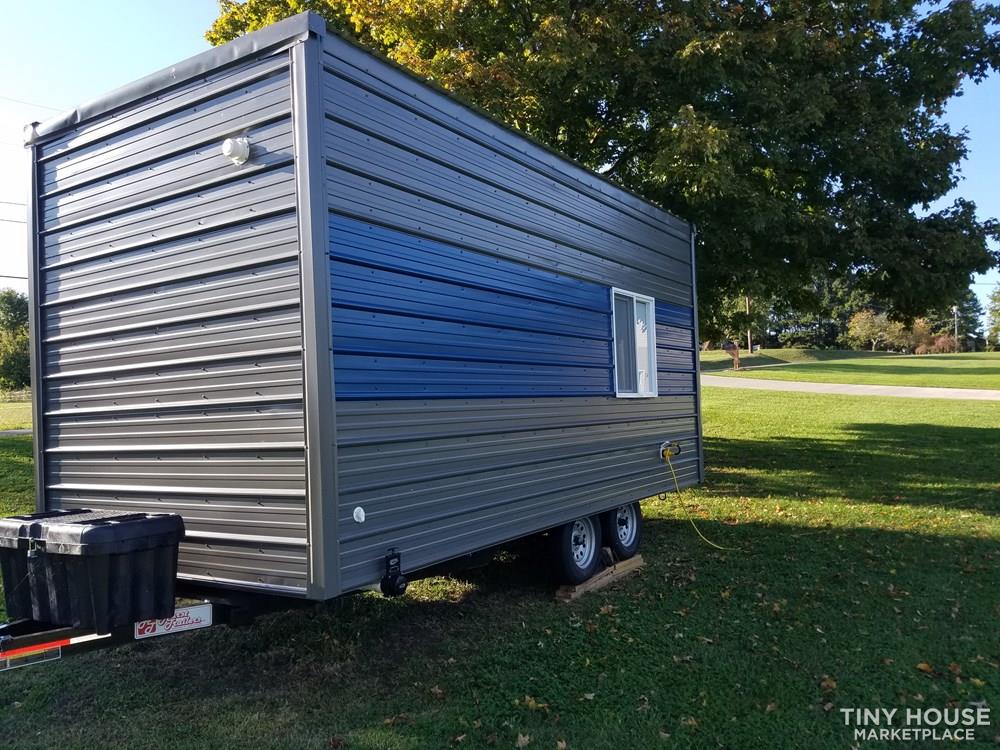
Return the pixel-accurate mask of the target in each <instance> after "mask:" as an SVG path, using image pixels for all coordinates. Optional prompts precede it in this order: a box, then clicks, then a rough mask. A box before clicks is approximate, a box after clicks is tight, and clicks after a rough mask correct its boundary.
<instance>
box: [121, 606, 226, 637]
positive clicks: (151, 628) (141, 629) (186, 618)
mask: <svg viewBox="0 0 1000 750" xmlns="http://www.w3.org/2000/svg"><path fill="white" fill-rule="evenodd" d="M211 625H212V605H211V604H198V605H196V606H194V607H182V608H181V609H178V610H177V611H176V612H175V613H174V616H173V617H167V618H166V619H163V620H142V621H141V622H137V623H136V624H135V638H136V640H142V639H143V638H155V637H156V636H158V635H169V634H170V633H182V632H184V631H185V630H199V629H201V628H207V627H211Z"/></svg>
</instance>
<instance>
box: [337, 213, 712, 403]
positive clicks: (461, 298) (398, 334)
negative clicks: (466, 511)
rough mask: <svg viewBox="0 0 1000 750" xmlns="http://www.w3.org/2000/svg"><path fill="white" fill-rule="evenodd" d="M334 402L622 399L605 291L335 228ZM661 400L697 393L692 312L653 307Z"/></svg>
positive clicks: (418, 242)
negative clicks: (612, 396)
mask: <svg viewBox="0 0 1000 750" xmlns="http://www.w3.org/2000/svg"><path fill="white" fill-rule="evenodd" d="M330 236H331V250H330V284H331V289H332V291H333V295H332V296H333V303H334V305H333V328H334V335H333V351H334V360H335V361H334V365H335V367H334V373H335V377H336V392H337V398H338V399H341V400H355V399H375V398H378V399H401V398H456V397H476V398H489V397H518V396H520V397H530V396H547V397H552V396H592V395H609V394H611V393H613V392H614V385H613V379H612V375H613V366H612V354H611V321H610V305H611V300H610V293H609V290H608V288H607V287H604V286H601V285H599V284H594V283H591V282H586V281H581V280H579V279H574V278H569V277H566V276H562V275H560V274H556V273H551V272H548V271H544V270H542V269H538V268H534V267H532V266H528V265H526V264H522V263H518V262H515V261H510V260H505V259H501V258H494V257H491V256H488V255H485V254H482V253H477V252H473V251H470V250H466V249H464V248H460V247H455V246H453V245H449V244H447V243H443V242H437V241H433V240H429V239H426V238H423V237H417V236H413V235H409V234H406V233H404V232H399V231H395V230H390V229H387V228H385V227H381V226H378V225H375V224H371V223H367V222H361V221H356V220H354V219H349V218H346V217H343V216H339V215H336V214H334V215H331V217H330ZM656 318H657V327H656V328H657V330H656V339H657V352H656V354H657V383H658V388H659V392H660V394H662V395H675V394H681V393H691V392H693V390H694V380H693V372H694V365H695V363H694V354H693V351H692V349H691V347H692V342H693V331H692V329H691V325H692V322H693V313H692V310H691V308H688V307H684V306H681V305H675V304H672V303H669V302H663V301H659V302H657V303H656Z"/></svg>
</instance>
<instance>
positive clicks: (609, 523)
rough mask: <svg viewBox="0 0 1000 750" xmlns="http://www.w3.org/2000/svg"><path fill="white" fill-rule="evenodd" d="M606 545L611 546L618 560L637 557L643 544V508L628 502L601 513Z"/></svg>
mask: <svg viewBox="0 0 1000 750" xmlns="http://www.w3.org/2000/svg"><path fill="white" fill-rule="evenodd" d="M601 526H602V529H601V530H602V531H603V532H604V546H605V547H610V548H611V552H612V553H613V554H614V556H615V559H616V560H628V559H629V558H630V557H635V553H636V552H638V551H639V545H640V544H642V508H640V507H639V503H628V504H627V505H621V506H619V507H617V508H613V509H612V510H609V511H608V512H607V513H603V514H601Z"/></svg>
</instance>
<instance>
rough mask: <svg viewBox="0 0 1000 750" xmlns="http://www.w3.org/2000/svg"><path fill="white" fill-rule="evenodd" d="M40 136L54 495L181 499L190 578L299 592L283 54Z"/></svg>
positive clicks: (299, 406) (296, 283)
mask: <svg viewBox="0 0 1000 750" xmlns="http://www.w3.org/2000/svg"><path fill="white" fill-rule="evenodd" d="M233 135H246V136H248V137H249V138H250V140H251V143H252V154H253V158H252V159H251V161H250V162H248V163H247V164H246V165H244V166H243V167H240V168H237V167H235V166H234V165H233V164H232V163H231V162H229V161H228V160H227V159H225V158H224V157H223V156H222V155H221V153H220V150H219V147H220V144H221V143H222V141H223V140H224V139H225V138H226V137H228V136H233ZM39 140H40V142H39V143H38V144H37V145H36V146H35V149H34V150H35V152H36V163H35V166H34V170H35V177H36V181H37V194H36V206H37V212H38V226H37V229H38V231H39V235H38V237H37V240H36V241H37V247H36V253H37V257H36V259H35V268H34V269H33V270H34V274H33V275H34V284H35V288H36V294H35V300H34V304H35V305H37V312H36V320H35V328H34V334H35V336H36V338H37V341H38V347H39V353H38V357H37V359H38V369H39V373H38V374H39V376H40V377H39V379H38V380H37V381H36V390H37V392H38V399H39V407H40V410H41V412H42V414H41V419H40V420H39V421H40V424H39V432H40V434H39V450H40V451H41V454H42V457H43V459H44V460H43V461H41V462H40V464H41V465H43V466H44V471H43V476H42V477H41V480H42V482H43V486H42V487H41V488H40V493H41V494H42V496H43V497H44V502H45V505H46V507H48V508H64V507H95V508H111V509H130V510H132V509H134V510H143V511H153V512H177V513H181V514H182V515H183V516H184V519H185V523H186V526H187V529H188V536H187V538H186V540H185V541H184V543H183V544H182V545H181V558H180V572H181V575H182V577H189V578H193V579H196V580H208V581H218V582H229V583H234V584H235V585H248V586H267V587H274V588H275V589H277V590H281V591H283V592H286V593H296V592H304V590H305V588H306V585H307V514H306V501H305V497H306V482H305V475H306V471H305V462H304V454H303V450H304V442H305V439H304V427H303V366H302V318H301V312H300V286H301V284H300V258H299V253H300V239H299V226H298V222H297V219H296V201H297V196H296V182H295V169H294V161H293V155H294V147H295V143H294V140H295V139H294V135H293V122H292V94H291V83H290V72H289V53H288V52H287V51H284V52H280V53H277V54H274V55H272V56H269V57H265V58H263V59H259V60H254V61H249V62H247V61H244V62H242V63H239V64H237V65H233V66H230V67H227V68H223V69H221V70H218V71H215V72H213V73H210V74H208V75H206V76H204V77H201V78H197V79H195V80H193V81H191V82H189V83H187V84H184V85H182V86H178V87H174V88H172V89H170V90H167V91H164V92H161V93H159V94H158V95H156V96H151V97H147V98H145V99H142V100H139V101H137V102H135V103H132V104H130V105H127V106H125V107H124V108H121V109H118V110H116V111H114V112H112V113H110V114H107V115H103V116H101V117H98V118H96V119H89V120H87V121H85V122H83V123H82V124H79V125H76V126H74V127H71V128H69V129H65V130H63V131H57V132H55V133H52V134H50V135H48V136H45V137H44V138H41V139H39Z"/></svg>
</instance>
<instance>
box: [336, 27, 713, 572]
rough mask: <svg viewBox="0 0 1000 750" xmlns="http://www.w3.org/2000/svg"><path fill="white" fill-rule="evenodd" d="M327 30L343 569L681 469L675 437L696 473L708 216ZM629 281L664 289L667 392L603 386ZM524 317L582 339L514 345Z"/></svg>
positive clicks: (566, 513)
mask: <svg viewBox="0 0 1000 750" xmlns="http://www.w3.org/2000/svg"><path fill="white" fill-rule="evenodd" d="M324 51H325V55H324V65H325V74H324V81H323V84H324V89H325V108H326V115H327V122H326V138H325V141H324V153H325V155H326V160H327V184H328V202H329V203H328V208H329V210H330V212H331V226H330V230H331V243H332V248H331V273H332V289H333V292H332V299H333V305H334V312H333V320H334V326H333V327H334V331H333V342H334V351H335V370H334V375H335V382H336V394H337V405H336V412H337V414H336V422H337V425H336V426H337V451H338V459H337V482H338V492H339V510H338V526H339V538H340V556H341V566H342V570H341V575H342V585H343V588H344V589H350V588H353V587H357V586H360V585H364V584H367V583H370V582H372V581H375V580H377V579H378V577H379V576H380V575H381V566H382V560H383V557H384V555H385V552H386V549H387V547H390V546H394V547H399V548H400V549H401V550H402V552H403V562H404V568H405V569H413V568H416V567H420V566H423V565H427V564H429V563H432V562H435V561H438V560H442V559H447V558H449V557H452V556H456V555H459V554H463V553H465V552H469V551H472V550H475V549H479V548H481V547H484V546H488V545H491V544H495V543H498V542H501V541H504V540H507V539H510V538H513V537H516V536H519V535H522V534H525V533H530V532H532V531H537V530H540V529H543V528H546V527H550V526H552V525H555V524H558V523H561V522H564V521H566V520H569V519H571V518H573V517H576V516H579V515H583V514H587V513H591V512H597V511H600V510H604V509H606V508H609V507H612V506H614V505H617V504H619V503H621V502H623V501H627V500H630V499H637V498H644V497H648V496H649V495H651V494H654V493H655V492H657V491H660V490H664V489H668V488H670V487H671V486H672V480H671V479H670V478H669V475H668V474H667V473H666V471H665V469H664V467H663V465H662V464H661V463H660V462H659V460H658V450H657V447H658V445H659V443H660V442H661V441H663V440H667V439H673V440H678V441H680V442H681V444H682V446H683V450H684V453H683V454H682V457H681V459H680V461H678V462H677V466H678V474H679V476H680V479H681V481H682V483H684V484H685V485H688V484H692V483H694V482H696V481H697V479H698V476H699V473H700V466H699V459H698V455H699V446H698V423H697V415H696V409H697V407H696V403H697V397H696V390H695V385H696V384H695V375H694V372H695V354H694V334H693V332H692V327H693V311H692V305H693V290H692V284H691V283H692V274H691V265H690V253H691V249H690V239H691V238H690V228H689V226H688V225H687V224H685V223H683V222H681V221H679V220H677V219H675V218H673V217H670V216H668V215H667V214H665V213H664V212H662V211H659V210H657V209H655V208H653V207H651V206H649V205H648V204H646V203H644V202H642V201H641V200H639V199H637V198H635V197H634V196H631V195H629V194H627V193H625V192H623V191H621V190H618V189H616V188H614V187H612V186H610V185H608V184H607V183H605V182H603V181H602V180H600V179H599V178H597V177H595V176H593V175H591V174H590V173H588V172H587V171H585V170H583V169H580V168H578V167H575V166H573V165H571V164H569V163H568V162H566V161H565V160H562V159H559V158H558V157H556V156H554V155H552V154H550V153H548V152H547V151H545V150H544V149H542V148H540V147H537V146H535V145H533V144H531V143H529V142H528V141H526V140H525V139H523V138H520V137H518V136H517V135H516V134H514V133H512V132H510V131H507V130H505V129H504V128H502V127H499V126H497V125H496V124H495V123H492V122H491V121H490V120H488V119H487V118H484V117H482V116H480V115H478V114H475V113H472V112H471V111H470V110H468V109H467V108H465V107H463V106H461V105H460V104H458V103H457V102H456V101H454V100H452V99H450V98H449V97H447V96H444V95H442V94H440V93H438V92H436V91H434V90H432V89H430V88H428V87H426V86H423V85H422V84H420V83H418V82H416V81H414V80H413V79H412V78H411V77H409V76H407V75H406V74H404V73H402V72H400V71H399V70H397V69H395V68H393V67H392V66H390V65H387V64H385V63H383V62H381V61H378V60H376V59H375V58H372V57H371V56H369V55H366V54H365V53H363V52H361V51H360V50H358V49H357V48H355V47H353V46H351V45H349V44H348V43H346V42H344V41H343V40H341V39H339V38H336V37H332V36H330V37H327V38H325V40H324ZM490 266H492V268H490ZM477 269H479V270H478V271H477ZM473 277H475V278H473ZM543 280H548V281H550V282H551V292H552V294H551V296H549V297H544V296H540V295H538V293H537V285H538V284H539V283H541V282H542V281H543ZM612 286H615V287H620V288H624V289H627V290H629V291H633V292H637V293H640V294H646V295H649V296H652V297H655V298H656V299H657V309H656V314H657V361H658V364H657V369H658V383H659V389H660V397H659V398H656V399H627V398H622V399H619V398H614V397H613V396H606V395H592V394H593V393H594V392H596V393H610V392H612V391H611V380H610V367H611V363H610V347H609V337H610V330H609V326H608V322H607V321H608V318H607V316H608V315H609V314H610V289H609V288H610V287H612ZM532 289H534V291H532ZM515 296H516V297H518V299H516V300H515V299H513V297H515ZM539 305H547V306H548V307H545V308H544V312H543V308H542V307H539ZM570 309H574V310H576V311H578V314H577V315H575V316H572V315H567V314H566V313H567V311H568V310H570ZM463 310H464V311H465V313H464V318H463V312H462V311H463ZM504 312H506V315H505V314H504ZM536 313H537V314H536ZM546 316H551V321H550V323H551V327H550V329H549V330H548V332H546V333H543V332H542V329H543V328H544V326H543V325H542V323H543V322H544V320H545V318H546ZM570 317H571V318H573V319H572V320H570V321H567V320H566V318H570ZM477 326H478V327H477ZM522 329H524V331H523V332H524V333H527V334H530V335H531V336H539V337H542V336H553V337H557V338H559V339H560V340H559V341H556V340H555V339H554V338H553V340H551V341H548V340H547V343H548V346H546V347H539V348H538V349H536V350H534V353H533V354H532V356H531V357H529V358H523V359H521V360H520V361H518V362H513V361H511V358H512V357H516V355H514V354H512V352H513V351H515V350H518V347H520V349H519V351H520V352H521V354H522V355H523V353H524V351H525V342H526V341H527V339H525V338H523V337H522V338H520V339H517V337H516V336H515V335H514V334H512V333H509V332H510V331H513V330H517V331H521V330H522ZM465 334H469V337H468V338H463V337H464V336H465ZM529 338H530V337H529ZM515 339H517V340H516V342H515V343H514V344H512V343H511V342H513V341H515ZM570 339H573V341H572V342H571V341H570ZM536 340H537V341H541V339H540V338H539V339H536ZM449 342H453V343H455V344H456V345H455V346H454V347H453V348H449ZM463 342H464V343H463ZM583 342H587V343H586V345H584V343H583ZM366 347H367V348H366ZM528 348H530V347H528ZM383 357H384V358H385V359H383ZM397 360H398V361H397ZM403 360H406V361H405V362H404V361H403ZM473 362H475V365H471V364H470V363H473ZM546 363H548V364H546ZM507 367H510V368H515V369H513V370H509V371H505V369H504V368H507ZM525 367H529V368H530V367H534V368H539V369H536V370H535V371H534V372H533V373H529V372H527V371H526V370H524V368H525ZM517 368H521V369H517ZM545 368H547V369H545ZM588 370H592V371H593V378H589V377H587V376H584V377H582V378H580V377H574V376H575V375H585V374H586V373H587V371H588ZM505 372H509V377H504V373H505ZM559 382H562V383H564V384H565V387H566V391H565V392H564V393H565V394H573V395H562V394H560V392H559V391H556V390H554V385H553V384H556V383H559ZM598 382H599V383H600V388H599V389H597V388H596V384H597V383H598ZM431 384H435V386H434V387H431ZM421 387H423V388H424V390H423V391H420V390H419V389H420V388H421ZM588 388H595V389H596V391H588V390H587V389H588ZM463 396H465V397H463ZM356 506H362V507H363V508H364V509H365V512H366V520H365V521H364V523H361V524H359V523H356V522H355V521H354V520H353V519H352V512H353V509H354V508H355V507H356Z"/></svg>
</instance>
